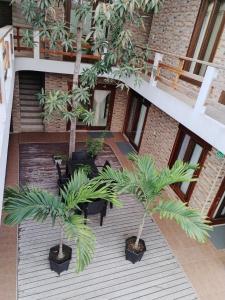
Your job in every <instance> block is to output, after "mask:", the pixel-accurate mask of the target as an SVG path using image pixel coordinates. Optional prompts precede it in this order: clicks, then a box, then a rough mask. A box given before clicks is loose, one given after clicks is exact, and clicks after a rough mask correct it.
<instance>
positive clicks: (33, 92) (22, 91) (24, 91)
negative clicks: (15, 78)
mask: <svg viewBox="0 0 225 300" xmlns="http://www.w3.org/2000/svg"><path fill="white" fill-rule="evenodd" d="M40 92H41V90H33V89H31V90H27V89H20V97H23V95H37V94H38V93H40Z"/></svg>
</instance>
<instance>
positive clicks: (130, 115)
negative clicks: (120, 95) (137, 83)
mask: <svg viewBox="0 0 225 300" xmlns="http://www.w3.org/2000/svg"><path fill="white" fill-rule="evenodd" d="M149 105H150V103H149V102H148V101H147V100H146V99H144V98H143V97H142V96H140V95H139V94H137V93H135V92H134V91H131V92H130V98H129V101H128V106H127V112H126V118H125V125H124V133H125V135H126V136H127V138H128V139H129V142H130V143H131V144H132V146H133V147H134V148H135V149H136V150H139V148H140V144H141V140H142V135H143V132H144V127H145V122H146V118H147V114H148V108H149Z"/></svg>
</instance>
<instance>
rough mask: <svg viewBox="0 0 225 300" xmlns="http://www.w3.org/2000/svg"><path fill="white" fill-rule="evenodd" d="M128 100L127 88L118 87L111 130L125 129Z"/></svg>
mask: <svg viewBox="0 0 225 300" xmlns="http://www.w3.org/2000/svg"><path fill="white" fill-rule="evenodd" d="M127 101H128V93H127V90H126V89H124V90H121V89H120V88H117V90H116V93H115V101H114V108H113V115H112V123H111V128H110V130H111V131H113V132H122V131H123V125H124V120H125V115H126V108H127Z"/></svg>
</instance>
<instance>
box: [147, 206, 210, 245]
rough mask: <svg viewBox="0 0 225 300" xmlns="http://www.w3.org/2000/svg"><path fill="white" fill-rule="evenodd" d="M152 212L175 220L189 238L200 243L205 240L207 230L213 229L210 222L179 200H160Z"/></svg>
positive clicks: (207, 235)
mask: <svg viewBox="0 0 225 300" xmlns="http://www.w3.org/2000/svg"><path fill="white" fill-rule="evenodd" d="M153 212H154V213H155V212H158V213H159V214H160V217H161V218H166V219H170V220H175V221H176V222H177V223H178V224H179V225H180V226H181V228H182V229H183V230H184V231H185V232H186V234H187V235H188V236H189V237H190V238H192V239H195V240H197V241H198V242H201V243H204V242H206V241H207V239H208V237H209V231H211V230H213V227H212V226H209V224H210V222H209V221H207V220H206V219H205V218H204V217H202V215H201V213H200V212H199V211H197V210H194V209H191V208H189V207H187V206H186V205H185V204H184V203H182V202H181V201H176V200H163V201H160V202H159V204H158V205H157V206H156V207H155V208H154V210H153Z"/></svg>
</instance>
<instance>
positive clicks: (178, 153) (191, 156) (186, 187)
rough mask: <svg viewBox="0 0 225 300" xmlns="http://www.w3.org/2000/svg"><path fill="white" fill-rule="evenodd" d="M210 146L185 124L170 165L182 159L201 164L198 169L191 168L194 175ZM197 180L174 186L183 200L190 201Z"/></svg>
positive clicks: (179, 132) (179, 133)
mask: <svg viewBox="0 0 225 300" xmlns="http://www.w3.org/2000/svg"><path fill="white" fill-rule="evenodd" d="M209 149H210V146H209V145H208V144H207V143H206V142H205V141H204V140H202V139H201V138H200V137H198V136H197V135H195V134H194V133H192V132H191V131H189V130H188V129H186V128H185V127H183V126H180V129H179V131H178V134H177V138H176V142H175V145H174V148H173V151H172V154H171V157H170V161H169V166H170V167H172V166H173V164H174V163H175V161H176V160H182V161H184V162H189V163H192V164H199V165H200V168H198V169H197V170H196V171H194V170H191V171H190V174H191V175H193V176H194V177H196V176H198V175H199V173H200V169H201V166H202V165H203V163H204V160H205V158H206V155H207V152H208V150H209ZM195 184H196V182H183V183H177V184H174V185H173V186H172V188H173V189H174V191H175V192H176V193H177V195H178V196H179V197H180V198H181V200H183V201H185V202H188V201H189V199H190V196H191V193H192V192H193V189H194V186H195Z"/></svg>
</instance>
